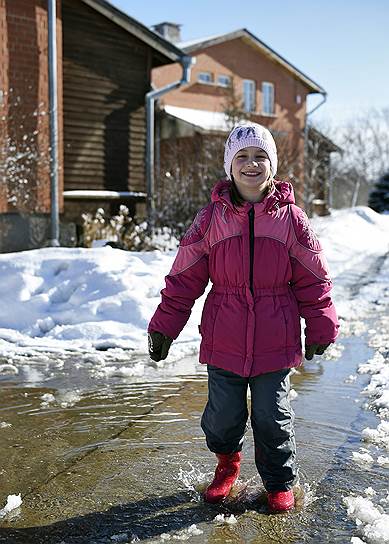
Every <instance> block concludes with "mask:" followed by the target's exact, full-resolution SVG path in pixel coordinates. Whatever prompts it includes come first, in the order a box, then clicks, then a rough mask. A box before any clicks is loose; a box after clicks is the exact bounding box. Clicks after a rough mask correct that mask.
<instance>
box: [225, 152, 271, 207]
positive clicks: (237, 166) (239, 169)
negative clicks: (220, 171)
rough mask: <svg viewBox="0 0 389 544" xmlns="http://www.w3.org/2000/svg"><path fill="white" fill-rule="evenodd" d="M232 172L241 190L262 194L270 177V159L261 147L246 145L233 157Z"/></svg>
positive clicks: (243, 192) (242, 191) (242, 192)
mask: <svg viewBox="0 0 389 544" xmlns="http://www.w3.org/2000/svg"><path fill="white" fill-rule="evenodd" d="M231 172H232V175H233V176H234V180H235V184H236V186H237V188H238V190H239V192H240V193H241V194H242V196H244V194H245V193H246V194H247V193H248V192H249V193H256V191H258V194H261V193H262V191H263V190H264V189H265V187H266V185H267V182H268V180H269V179H270V175H271V170H270V161H269V157H268V156H267V153H266V151H263V150H262V149H260V148H259V147H244V148H243V149H241V150H240V151H238V153H237V154H236V155H235V157H234V158H233V159H232V164H231Z"/></svg>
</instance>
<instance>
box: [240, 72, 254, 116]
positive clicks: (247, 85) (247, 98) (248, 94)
mask: <svg viewBox="0 0 389 544" xmlns="http://www.w3.org/2000/svg"><path fill="white" fill-rule="evenodd" d="M255 95H256V85H255V81H254V80H253V79H244V80H243V109H244V111H246V112H247V113H252V112H255V104H256V100H255Z"/></svg>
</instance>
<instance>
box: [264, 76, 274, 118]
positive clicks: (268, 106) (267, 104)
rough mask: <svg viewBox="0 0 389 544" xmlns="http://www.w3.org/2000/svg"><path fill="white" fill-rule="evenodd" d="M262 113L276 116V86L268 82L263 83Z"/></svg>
mask: <svg viewBox="0 0 389 544" xmlns="http://www.w3.org/2000/svg"><path fill="white" fill-rule="evenodd" d="M262 113H263V114H264V115H274V85H273V83H269V82H267V81H264V82H263V83H262Z"/></svg>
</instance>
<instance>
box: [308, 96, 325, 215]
mask: <svg viewBox="0 0 389 544" xmlns="http://www.w3.org/2000/svg"><path fill="white" fill-rule="evenodd" d="M320 94H321V95H322V97H323V100H322V101H321V102H319V104H317V106H315V107H314V108H313V110H311V111H309V112H308V113H306V114H305V125H304V165H305V176H304V177H305V183H304V208H305V210H306V211H309V209H308V206H309V204H310V202H309V187H308V184H307V179H306V177H307V176H306V173H307V163H308V116H309V115H311V114H312V113H313V112H314V111H316V110H317V109H318V108H320V106H322V105H323V104H324V102H325V101H326V100H327V93H326V92H321V93H320Z"/></svg>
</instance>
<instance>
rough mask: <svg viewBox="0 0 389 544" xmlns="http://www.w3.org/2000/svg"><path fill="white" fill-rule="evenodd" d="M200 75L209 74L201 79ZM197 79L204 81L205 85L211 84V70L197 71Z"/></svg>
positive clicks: (200, 81)
mask: <svg viewBox="0 0 389 544" xmlns="http://www.w3.org/2000/svg"><path fill="white" fill-rule="evenodd" d="M202 76H209V78H208V79H207V78H204V79H202ZM197 81H198V82H199V83H204V84H205V85H213V73H212V72H199V73H198V74H197Z"/></svg>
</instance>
